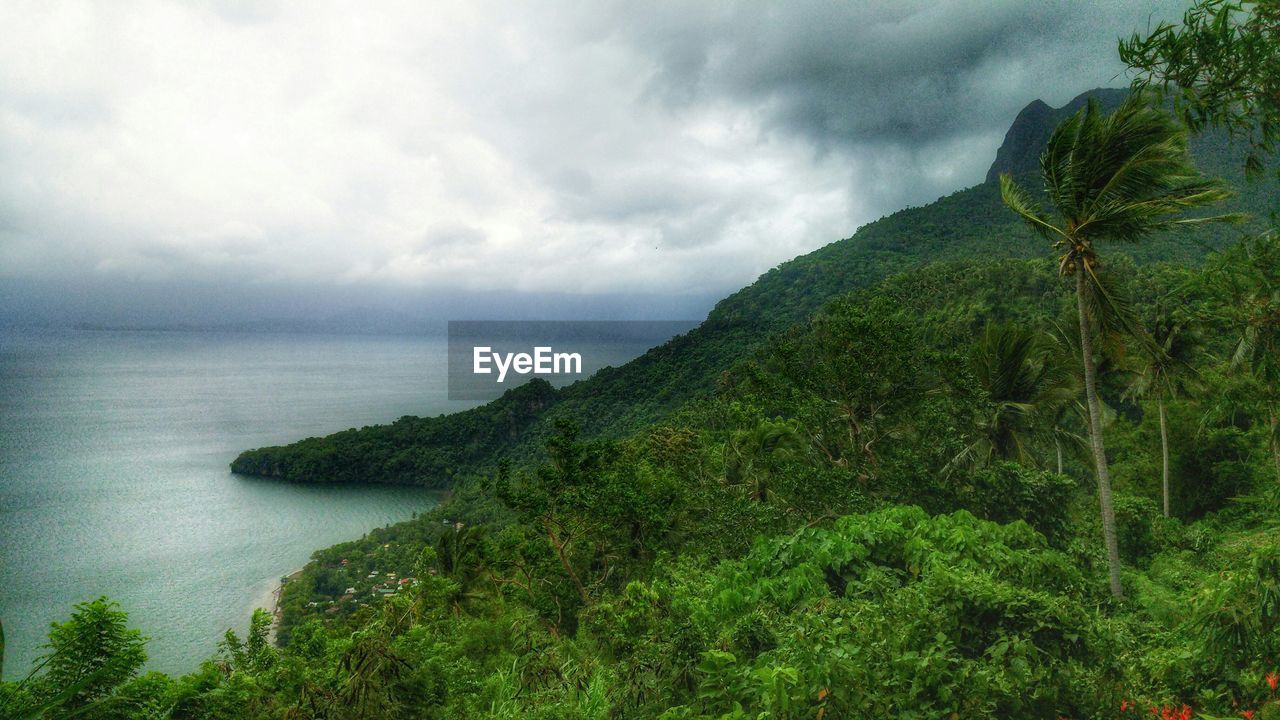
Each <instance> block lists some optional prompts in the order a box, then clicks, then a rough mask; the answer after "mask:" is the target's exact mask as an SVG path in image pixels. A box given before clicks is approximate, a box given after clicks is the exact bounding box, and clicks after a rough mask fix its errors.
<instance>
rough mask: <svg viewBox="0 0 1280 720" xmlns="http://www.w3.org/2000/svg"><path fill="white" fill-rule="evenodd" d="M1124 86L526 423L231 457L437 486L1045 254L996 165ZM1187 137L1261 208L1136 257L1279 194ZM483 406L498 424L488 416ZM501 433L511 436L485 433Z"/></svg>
mask: <svg viewBox="0 0 1280 720" xmlns="http://www.w3.org/2000/svg"><path fill="white" fill-rule="evenodd" d="M1125 94H1126V91H1124V90H1094V91H1091V92H1090V93H1085V94H1082V95H1081V96H1079V97H1077V98H1075V99H1074V100H1072V101H1071V102H1070V103H1068V104H1067V105H1065V106H1063V107H1062V108H1058V109H1051V108H1049V107H1048V106H1047V105H1045V104H1044V103H1043V102H1041V101H1038V100H1037V101H1036V102H1033V103H1031V104H1030V105H1028V106H1027V108H1026V109H1024V110H1023V111H1022V112H1021V113H1019V115H1018V116H1017V119H1016V120H1015V121H1014V122H1013V124H1012V125H1011V127H1010V130H1009V132H1008V134H1007V136H1006V138H1005V141H1004V143H1003V145H1002V146H1001V148H1000V150H999V152H998V153H997V156H996V160H995V161H994V162H993V164H992V167H991V171H990V172H989V173H988V181H987V182H984V183H982V184H981V185H976V186H974V187H970V188H967V189H964V190H961V191H958V192H956V193H953V194H951V195H948V196H946V197H943V198H940V199H938V200H937V201H935V202H932V203H929V204H928V205H925V206H922V207H914V208H907V209H904V210H900V211H898V212H896V213H893V214H892V215H889V216H887V217H884V218H881V219H879V220H877V221H875V222H872V223H869V224H867V225H865V226H863V227H862V228H859V229H858V231H857V232H856V233H855V234H854V235H853V236H852V237H849V238H845V239H843V240H839V241H837V242H834V243H831V244H830V245H827V246H825V247H823V248H820V249H818V250H815V251H814V252H812V253H809V254H808V255H804V256H801V257H798V258H795V259H793V260H790V261H788V262H785V263H783V264H781V265H779V266H778V267H776V268H774V269H772V270H770V271H769V272H767V273H765V274H764V275H762V276H761V277H760V278H759V279H757V280H756V281H755V282H754V283H752V284H751V285H749V286H747V287H746V288H743V289H742V290H739V291H738V292H736V293H734V294H732V295H730V296H728V297H727V298H725V299H724V300H722V301H720V302H719V303H718V304H717V305H716V306H715V308H714V309H713V310H712V311H711V313H710V314H709V315H708V317H707V319H706V321H705V322H704V323H703V324H702V325H700V326H699V327H698V328H696V329H694V330H693V331H691V332H689V333H687V334H685V335H682V336H680V337H677V338H674V339H672V340H671V341H669V342H667V343H665V344H663V345H661V346H659V347H656V348H653V349H652V350H650V351H649V352H647V353H645V354H644V355H642V356H641V357H639V358H637V359H635V360H633V361H631V362H629V363H627V364H626V365H624V366H622V367H619V368H611V369H606V370H603V371H601V372H599V373H598V374H596V375H595V376H593V377H591V378H590V379H588V380H586V381H583V382H579V383H576V384H574V385H572V386H569V387H567V388H565V389H563V390H560V391H556V392H554V393H539V401H538V403H537V404H536V407H534V408H531V409H529V410H527V411H521V413H520V420H519V422H512V421H511V420H510V413H511V407H512V406H513V405H515V404H518V402H519V400H518V398H519V397H520V396H515V397H504V398H503V399H500V400H497V401H494V403H493V404H492V405H490V406H486V407H485V408H480V409H477V410H474V411H471V412H468V413H460V414H458V415H453V416H447V417H440V418H432V419H421V418H412V417H406V418H402V419H401V420H399V421H397V422H395V423H394V424H391V425H382V426H374V427H368V428H362V429H359V430H347V431H344V432H341V433H337V434H334V435H331V436H328V437H326V438H309V439H307V440H304V441H301V442H298V443H294V444H292V445H287V446H283V447H270V448H261V449H257V450H251V451H247V452H245V453H243V454H241V455H240V456H239V457H238V458H236V460H235V461H234V462H233V463H232V465H231V468H232V470H233V471H234V472H237V473H242V474H250V475H262V476H267V477H279V478H285V479H288V480H291V481H300V482H337V481H348V480H356V481H365V482H387V483H401V484H417V485H426V486H429V487H436V488H439V487H446V486H448V485H449V484H450V483H451V481H452V479H453V478H454V477H458V476H466V475H469V474H474V473H475V472H477V471H483V470H485V469H491V468H492V467H494V466H495V463H496V462H497V461H498V460H499V459H501V458H502V457H509V458H513V459H517V460H527V459H529V458H532V457H535V456H537V455H538V454H539V453H540V448H541V444H542V441H543V440H544V439H545V438H546V437H547V435H548V432H549V430H550V428H551V427H552V425H553V424H554V421H555V419H556V418H562V417H572V418H575V419H577V420H578V421H579V422H581V423H582V424H583V427H584V428H586V429H587V430H586V431H587V432H588V434H590V435H598V436H603V437H622V436H624V435H626V434H627V433H629V432H632V431H635V430H637V429H639V428H642V427H644V426H645V425H647V424H649V423H651V422H653V421H655V420H658V419H660V418H662V417H665V416H666V415H667V414H669V413H670V412H672V411H673V410H675V409H676V408H678V407H680V406H681V405H683V404H685V403H686V402H688V401H689V400H690V399H692V398H696V397H700V396H704V395H706V394H707V393H708V392H710V391H711V390H712V389H713V388H714V387H715V384H716V381H717V378H718V377H719V376H720V375H721V373H723V372H724V371H725V370H727V369H728V368H729V367H731V366H732V365H733V364H734V363H735V362H737V361H739V360H742V359H743V358H746V357H748V356H750V354H751V353H752V352H753V351H754V349H755V348H756V347H758V345H759V343H760V342H761V340H762V339H764V338H765V337H767V336H768V335H769V334H770V333H772V332H776V331H778V330H781V329H783V328H786V327H788V326H790V325H792V324H794V323H796V322H798V321H800V320H802V319H804V318H806V317H808V316H809V315H810V314H812V313H813V312H814V311H815V310H817V309H818V308H820V307H822V305H823V304H825V303H826V302H828V301H830V300H831V299H832V298H835V297H838V296H840V295H842V294H844V293H847V292H849V291H851V290H855V289H858V288H863V287H869V286H870V285H872V284H874V283H876V282H878V281H880V280H882V279H884V278H886V277H888V276H890V275H893V274H895V273H899V272H904V271H908V270H911V269H914V268H919V267H923V266H924V265H926V264H928V263H931V262H938V261H948V260H963V259H992V258H1019V257H1042V256H1044V255H1046V254H1047V252H1048V249H1047V248H1046V247H1045V245H1044V243H1043V241H1041V240H1040V239H1039V238H1036V237H1034V236H1033V235H1032V234H1031V233H1030V231H1028V230H1027V229H1026V227H1025V225H1024V224H1023V223H1022V222H1020V221H1019V220H1018V219H1017V218H1016V217H1015V216H1014V215H1013V214H1012V213H1010V212H1009V211H1008V210H1007V209H1006V208H1005V207H1004V205H1003V204H1002V203H1001V201H1000V197H999V189H998V186H997V184H996V183H995V182H994V178H996V177H997V176H998V174H999V173H1000V172H1006V171H1007V172H1014V173H1020V174H1022V173H1027V172H1030V171H1033V170H1034V167H1035V160H1034V159H1035V158H1036V157H1038V155H1039V152H1040V149H1041V147H1042V146H1043V144H1044V141H1045V140H1046V139H1047V137H1048V135H1049V132H1050V131H1051V130H1052V128H1053V127H1054V126H1055V125H1056V124H1057V123H1058V122H1059V121H1060V120H1061V119H1062V118H1064V117H1066V116H1067V115H1069V114H1070V113H1072V112H1074V111H1075V110H1076V109H1078V108H1079V107H1080V106H1081V105H1083V104H1084V102H1085V101H1086V99H1087V98H1088V97H1090V96H1095V97H1097V98H1098V99H1099V102H1100V103H1101V104H1102V105H1103V106H1104V107H1113V106H1115V105H1117V104H1119V102H1120V101H1121V100H1122V99H1123V98H1124V97H1125ZM1192 147H1193V153H1194V155H1195V157H1196V158H1197V162H1198V163H1199V164H1200V166H1201V168H1202V169H1203V170H1204V171H1205V172H1206V173H1208V174H1211V175H1216V176H1219V177H1223V178H1226V179H1228V180H1229V181H1230V182H1232V183H1233V184H1234V185H1235V186H1236V187H1239V188H1241V194H1240V196H1239V197H1238V198H1237V199H1236V200H1235V201H1234V202H1233V203H1232V204H1233V205H1234V208H1235V209H1239V210H1243V211H1246V212H1249V213H1251V215H1252V216H1253V218H1254V219H1253V221H1252V222H1251V224H1249V225H1246V226H1244V227H1240V228H1233V229H1223V228H1220V227H1210V228H1203V229H1199V230H1195V231H1191V232H1186V233H1180V234H1178V235H1177V236H1173V237H1156V238H1153V239H1152V241H1151V242H1149V243H1145V244H1143V245H1141V246H1139V247H1137V248H1135V249H1134V251H1133V257H1134V259H1135V260H1136V261H1138V262H1150V261H1156V260H1169V261H1178V262H1183V263H1191V264H1194V263H1196V262H1198V261H1199V259H1200V258H1202V257H1203V256H1204V254H1205V253H1206V252H1207V251H1208V250H1210V249H1214V248H1219V247H1222V246H1224V245H1225V244H1226V243H1228V242H1230V241H1231V240H1233V239H1235V238H1236V237H1239V236H1240V234H1242V233H1243V232H1245V231H1246V230H1248V229H1250V228H1252V229H1258V228H1260V227H1262V226H1263V224H1264V222H1263V221H1264V220H1265V218H1266V217H1267V216H1268V213H1269V212H1270V211H1271V210H1272V209H1273V208H1274V207H1275V204H1276V198H1277V197H1280V195H1278V193H1277V184H1276V182H1275V181H1274V180H1273V179H1268V180H1266V181H1264V182H1257V183H1250V182H1245V181H1244V178H1243V173H1242V171H1241V161H1240V154H1239V153H1238V152H1236V151H1235V150H1234V149H1233V148H1232V147H1231V146H1230V145H1229V143H1228V142H1227V141H1226V139H1225V137H1224V136H1222V135H1215V134H1207V135H1204V136H1201V137H1198V138H1195V139H1194V140H1193V145H1192ZM486 418H492V419H493V422H494V423H496V425H494V426H493V427H486V426H484V423H485V419H486ZM497 437H501V438H503V442H500V443H494V442H491V440H492V439H494V438H497Z"/></svg>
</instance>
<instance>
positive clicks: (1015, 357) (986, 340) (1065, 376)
mask: <svg viewBox="0 0 1280 720" xmlns="http://www.w3.org/2000/svg"><path fill="white" fill-rule="evenodd" d="M969 370H970V372H972V373H973V376H974V378H975V379H977V381H978V384H979V385H981V386H982V389H983V390H985V391H986V394H987V399H988V400H989V401H990V408H989V411H988V413H987V414H986V415H985V416H984V417H982V418H981V419H980V420H979V428H978V430H979V433H978V434H979V437H978V439H977V440H976V441H974V442H973V443H971V444H970V445H969V446H968V447H966V448H965V451H964V455H965V457H966V458H967V459H969V460H971V461H973V462H976V463H980V464H985V463H986V462H987V461H989V460H991V459H1003V460H1016V461H1018V462H1020V463H1022V464H1024V465H1035V466H1039V465H1041V461H1040V457H1039V452H1038V451H1039V450H1040V449H1041V448H1042V447H1044V446H1047V445H1048V444H1049V442H1050V441H1053V442H1054V444H1055V447H1059V448H1060V445H1058V438H1057V437H1056V435H1057V427H1058V422H1057V420H1058V418H1059V417H1060V416H1061V415H1062V413H1063V412H1064V408H1066V407H1068V406H1069V405H1070V404H1071V403H1072V401H1073V400H1074V398H1075V397H1076V388H1075V383H1074V382H1073V380H1074V379H1073V378H1072V377H1071V374H1070V373H1069V372H1067V370H1066V368H1064V367H1063V366H1062V365H1061V364H1059V363H1058V362H1057V358H1055V357H1054V347H1053V346H1052V345H1051V344H1050V342H1049V341H1048V339H1047V338H1046V337H1045V336H1044V335H1043V334H1042V333H1040V332H1039V331H1037V330H1034V329H1030V328H1026V327H1023V326H1019V325H1014V324H1011V323H988V324H987V326H986V328H985V329H984V330H983V332H982V335H981V336H980V337H979V339H978V342H977V343H975V344H974V346H973V348H972V349H971V350H970V352H969ZM1058 472H1059V473H1061V472H1062V462H1061V451H1060V450H1059V452H1058Z"/></svg>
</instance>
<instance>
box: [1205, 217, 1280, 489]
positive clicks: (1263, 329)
mask: <svg viewBox="0 0 1280 720" xmlns="http://www.w3.org/2000/svg"><path fill="white" fill-rule="evenodd" d="M1209 272H1210V274H1211V277H1212V278H1213V283H1214V285H1215V289H1216V290H1217V291H1218V292H1220V293H1221V295H1222V297H1221V300H1222V302H1221V309H1220V310H1219V312H1220V313H1221V314H1222V315H1223V316H1224V319H1225V320H1226V322H1227V324H1228V326H1229V327H1231V328H1232V329H1233V331H1234V332H1235V334H1236V342H1235V348H1234V350H1233V352H1232V356H1231V365H1232V367H1233V368H1245V369H1247V370H1249V372H1251V373H1252V374H1253V376H1254V379H1256V380H1257V381H1258V384H1259V385H1260V386H1261V387H1262V389H1263V392H1262V393H1261V397H1259V398H1258V399H1259V401H1260V402H1261V404H1262V406H1263V411H1264V412H1265V413H1266V415H1267V416H1268V445H1269V447H1270V450H1271V458H1272V461H1273V462H1274V463H1275V468H1276V480H1277V481H1280V235H1277V233H1276V232H1275V231H1272V232H1270V233H1267V234H1265V235H1262V236H1259V237H1255V238H1250V239H1247V240H1245V241H1243V242H1241V243H1240V244H1239V245H1236V246H1235V247H1232V248H1230V249H1228V250H1226V251H1225V252H1222V253H1220V254H1219V255H1217V256H1216V257H1215V258H1214V259H1213V261H1212V263H1211V264H1210V268H1209Z"/></svg>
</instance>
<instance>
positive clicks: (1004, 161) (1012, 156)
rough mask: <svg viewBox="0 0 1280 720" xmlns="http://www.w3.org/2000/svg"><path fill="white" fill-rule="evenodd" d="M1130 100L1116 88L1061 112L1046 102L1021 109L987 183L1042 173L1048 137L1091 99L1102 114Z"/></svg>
mask: <svg viewBox="0 0 1280 720" xmlns="http://www.w3.org/2000/svg"><path fill="white" fill-rule="evenodd" d="M1128 96H1129V92H1128V91H1127V90H1117V89H1114V88H1096V89H1094V90H1090V91H1089V92H1087V93H1082V94H1080V95H1078V96H1076V98H1075V99H1073V100H1072V101H1071V102H1069V103H1067V104H1066V105H1063V106H1062V107H1060V108H1052V107H1049V106H1048V105H1047V104H1045V102H1044V101H1043V100H1035V101H1033V102H1032V103H1031V104H1030V105H1028V106H1026V107H1024V108H1022V112H1020V113H1018V116H1017V117H1015V118H1014V119H1013V124H1012V125H1010V126H1009V132H1007V133H1005V135H1004V142H1003V143H1001V144H1000V149H999V150H997V151H996V159H995V162H993V163H991V169H989V170H987V179H986V182H988V183H994V182H997V181H999V179H1000V173H1012V174H1014V175H1023V174H1027V173H1034V172H1036V171H1038V170H1039V169H1040V151H1041V150H1043V149H1044V146H1045V143H1047V142H1049V135H1051V134H1052V133H1053V129H1054V128H1055V127H1057V126H1058V123H1060V122H1062V121H1063V120H1066V119H1067V118H1068V117H1070V116H1071V115H1072V114H1073V113H1075V112H1076V111H1077V110H1079V109H1080V108H1082V107H1084V105H1085V103H1087V102H1088V101H1089V98H1091V97H1092V98H1093V99H1095V100H1097V101H1098V104H1099V105H1101V106H1102V109H1103V110H1106V111H1110V110H1112V109H1114V108H1116V107H1117V106H1119V105H1120V103H1122V102H1124V99H1125V98H1126V97H1128Z"/></svg>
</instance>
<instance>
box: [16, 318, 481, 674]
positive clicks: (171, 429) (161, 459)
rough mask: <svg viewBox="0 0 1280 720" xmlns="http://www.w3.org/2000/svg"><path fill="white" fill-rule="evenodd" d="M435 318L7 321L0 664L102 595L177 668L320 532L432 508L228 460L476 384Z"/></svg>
mask: <svg viewBox="0 0 1280 720" xmlns="http://www.w3.org/2000/svg"><path fill="white" fill-rule="evenodd" d="M445 358H446V347H445V340H444V338H442V337H434V338H433V337H427V338H421V337H367V336H319V335H266V334H234V333H198V332H88V331H86V332H73V331H65V332H53V333H49V332H43V333H36V332H25V331H24V332H16V331H3V332H0V621H3V623H4V631H5V636H6V641H7V645H8V647H7V651H6V657H5V668H4V673H5V677H6V679H14V678H16V677H21V676H23V675H25V674H26V673H27V671H28V669H29V668H30V666H31V663H32V661H33V660H34V659H35V658H36V657H37V656H38V655H39V653H40V645H41V644H42V643H43V642H45V636H46V633H47V630H48V625H49V623H50V622H51V621H54V620H60V619H64V618H65V617H67V615H68V614H69V612H70V610H71V606H72V604H74V603H76V602H80V601H83V600H87V599H91V598H94V597H97V596H99V595H106V596H108V597H110V598H112V599H113V600H116V601H118V602H119V603H120V604H121V606H122V607H123V608H124V609H125V610H126V611H128V613H129V616H130V622H131V625H132V626H134V627H137V628H140V629H141V630H142V632H143V634H144V635H146V636H148V637H150V638H151V640H150V642H149V644H148V648H147V649H148V654H149V656H150V665H149V667H151V668H153V669H158V670H163V671H166V672H177V673H180V672H186V671H190V670H192V669H194V668H195V667H196V666H197V665H198V663H199V661H200V660H201V659H204V658H206V657H209V656H210V655H211V654H212V653H213V652H214V651H215V650H216V644H217V641H218V639H219V638H220V637H221V635H222V633H223V632H224V631H226V630H227V629H228V628H235V629H236V630H237V631H238V632H241V633H243V631H244V628H245V627H246V625H247V621H248V617H249V615H250V613H251V612H252V610H253V608H254V607H255V606H269V604H270V602H271V599H270V593H271V590H272V589H273V588H274V586H275V585H276V584H277V583H278V581H279V578H280V576H281V575H283V574H285V573H287V572H289V571H290V570H293V569H296V568H298V567H301V566H302V565H303V564H305V563H306V561H307V560H308V558H309V557H310V555H311V553H312V551H314V550H316V549H318V548H320V547H324V546H327V545H332V544H334V543H337V542H341V541H343V540H350V539H354V538H358V537H360V535H362V534H363V533H365V532H367V531H369V530H371V529H373V528H375V527H379V526H382V525H386V524H388V523H391V522H395V521H398V520H403V519H406V518H409V517H410V516H411V515H412V514H413V513H415V512H422V511H425V510H427V509H429V508H431V507H432V506H433V505H434V504H435V503H436V500H437V497H438V496H437V495H436V494H434V493H432V492H429V491H425V490H421V489H417V488H405V487H377V486H357V487H329V486H303V485H290V484H285V483H281V482H276V481H267V480H260V479H254V478H243V477H238V476H235V475H232V474H231V473H230V472H229V470H228V464H229V463H230V462H231V460H232V459H233V458H234V457H235V455H236V454H237V453H238V452H239V451H241V450H244V449H247V448H251V447H259V446H262V445H273V444H280V443H285V442H290V441H293V440H297V439H299V438H303V437H307V436H310V435H319V434H325V433H330V432H334V431H337V430H342V429H344V428H348V427H353V426H360V425H367V424H372V423H380V422H388V421H390V420H394V419H395V418H398V417H400V416H402V415H406V414H417V415H435V414H439V413H442V412H454V411H457V410H462V409H466V408H467V407H470V406H471V405H474V404H475V403H459V402H450V401H448V400H447V399H446V395H447V392H446V390H447V388H446V384H445Z"/></svg>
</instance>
